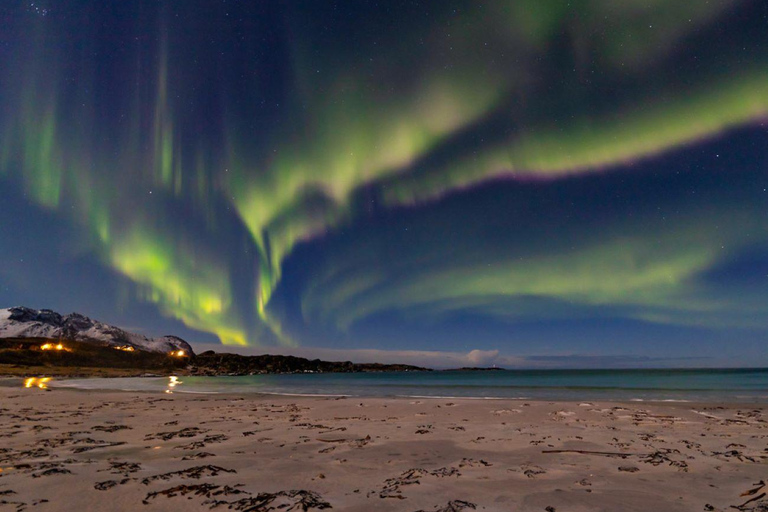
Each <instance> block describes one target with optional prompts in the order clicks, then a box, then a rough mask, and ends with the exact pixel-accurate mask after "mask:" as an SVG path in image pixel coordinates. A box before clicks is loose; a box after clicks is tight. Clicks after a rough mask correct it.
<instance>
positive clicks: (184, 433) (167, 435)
mask: <svg viewBox="0 0 768 512" xmlns="http://www.w3.org/2000/svg"><path fill="white" fill-rule="evenodd" d="M206 432H210V429H201V428H198V427H187V428H183V429H181V430H176V431H173V432H158V433H157V434H147V435H146V436H144V440H145V441H152V440H155V439H158V440H160V441H170V440H171V439H174V438H176V437H184V438H186V437H195V436H199V435H201V434H205V433H206Z"/></svg>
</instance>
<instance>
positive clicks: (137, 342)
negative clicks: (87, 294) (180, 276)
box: [0, 306, 194, 355]
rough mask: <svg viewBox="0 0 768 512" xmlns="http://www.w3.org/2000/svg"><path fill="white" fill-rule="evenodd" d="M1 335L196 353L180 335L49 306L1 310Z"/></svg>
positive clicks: (166, 351)
mask: <svg viewBox="0 0 768 512" xmlns="http://www.w3.org/2000/svg"><path fill="white" fill-rule="evenodd" d="M0 338H51V339H56V338H60V339H61V338H63V339H67V340H75V341H80V342H85V343H91V344H104V345H107V346H111V347H132V348H133V349H135V350H143V351H146V352H154V353H170V352H174V351H179V350H183V351H184V354H187V355H194V352H193V350H192V347H191V346H190V345H189V343H187V342H186V341H185V340H183V339H182V338H179V337H178V336H171V335H168V336H162V337H160V338H149V337H147V336H144V335H142V334H137V333H133V332H130V331H126V330H125V329H121V328H119V327H116V326H114V325H109V324H105V323H103V322H99V321H97V320H92V319H91V318H89V317H87V316H85V315H82V314H80V313H70V314H69V315H62V314H60V313H57V312H56V311H53V310H50V309H33V308H28V307H25V306H17V307H12V308H7V309H0Z"/></svg>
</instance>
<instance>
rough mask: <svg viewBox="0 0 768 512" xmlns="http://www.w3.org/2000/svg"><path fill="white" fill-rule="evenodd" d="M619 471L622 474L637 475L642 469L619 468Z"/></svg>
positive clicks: (634, 467) (633, 467)
mask: <svg viewBox="0 0 768 512" xmlns="http://www.w3.org/2000/svg"><path fill="white" fill-rule="evenodd" d="M619 471H620V472H622V473H637V472H638V471H640V468H638V467H636V466H619Z"/></svg>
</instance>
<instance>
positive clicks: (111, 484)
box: [93, 478, 134, 491]
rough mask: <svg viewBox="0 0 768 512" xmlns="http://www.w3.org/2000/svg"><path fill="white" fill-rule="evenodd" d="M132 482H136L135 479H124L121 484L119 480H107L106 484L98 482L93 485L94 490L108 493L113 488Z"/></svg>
mask: <svg viewBox="0 0 768 512" xmlns="http://www.w3.org/2000/svg"><path fill="white" fill-rule="evenodd" d="M131 480H134V479H133V478H123V479H122V480H120V481H119V482H118V481H117V480H106V481H104V482H96V483H95V484H94V485H93V488H94V489H96V490H97V491H107V490H109V489H111V488H113V487H117V486H118V485H125V484H127V483H128V482H130V481H131Z"/></svg>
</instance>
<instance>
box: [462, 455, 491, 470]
mask: <svg viewBox="0 0 768 512" xmlns="http://www.w3.org/2000/svg"><path fill="white" fill-rule="evenodd" d="M465 466H466V467H470V468H476V467H480V466H482V467H488V466H493V464H491V463H490V462H487V461H484V460H483V459H480V460H475V459H467V458H466V457H465V458H463V459H461V462H459V467H460V468H463V467H465Z"/></svg>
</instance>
